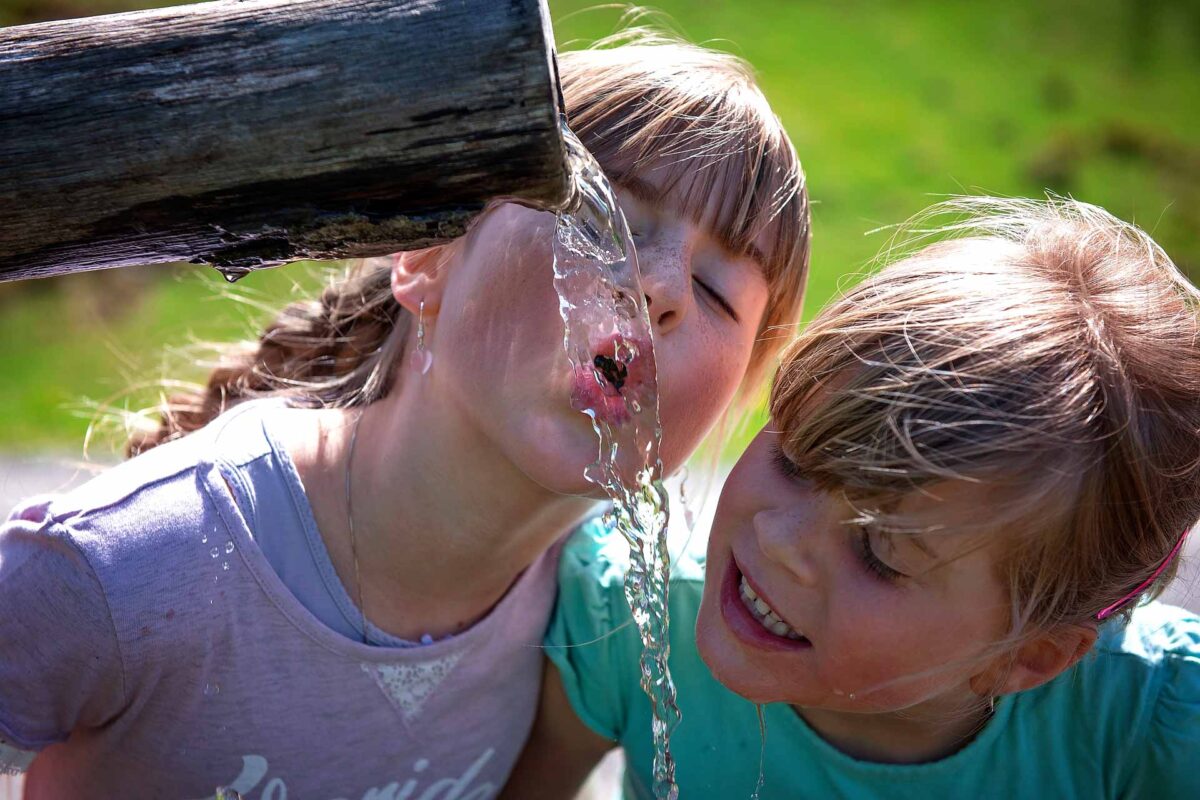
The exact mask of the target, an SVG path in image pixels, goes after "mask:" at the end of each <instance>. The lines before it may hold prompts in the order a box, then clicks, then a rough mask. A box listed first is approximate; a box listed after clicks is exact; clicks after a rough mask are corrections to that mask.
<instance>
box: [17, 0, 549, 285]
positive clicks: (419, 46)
mask: <svg viewBox="0 0 1200 800" xmlns="http://www.w3.org/2000/svg"><path fill="white" fill-rule="evenodd" d="M552 48H553V39H552V35H551V33H550V26H549V22H548V14H547V12H546V7H545V0H245V1H244V2H233V1H232V0H222V2H213V3H203V4H200V5H194V6H183V7H178V8H168V9H159V10H153V11H144V12H133V13H127V14H114V15H110V16H103V17H92V18H88V19H82V20H69V21H63V22H48V23H43V24H38V25H25V26H18V27H13V28H8V29H0V280H12V279H17V278H26V277H38V276H45V275H52V274H57V273H62V272H74V271H82V270H89V269H100V268H105V267H115V266H123V265H131V264H147V263H160V262H167V261H189V260H190V261H194V262H197V263H209V264H213V265H217V266H219V267H221V268H223V269H224V270H228V271H231V272H233V273H234V274H236V272H237V271H238V270H248V269H253V268H256V267H260V266H270V265H274V264H279V263H283V262H286V261H290V260H296V259H300V258H342V257H351V256H366V255H380V254H383V253H389V252H394V251H396V250H402V249H409V248H414V247H422V246H426V245H428V244H430V243H433V242H435V241H442V240H445V239H447V238H451V237H453V236H456V235H458V234H460V233H461V232H462V231H463V230H464V228H465V226H466V224H467V223H468V221H469V220H470V219H471V218H472V216H474V214H476V213H477V212H478V211H479V209H480V208H482V207H483V205H484V203H486V201H487V200H489V199H491V198H494V197H497V196H509V197H514V198H519V199H521V200H522V201H524V202H527V203H530V204H534V205H544V206H549V207H553V206H556V205H558V204H561V203H562V202H563V200H564V199H565V196H566V194H567V192H568V190H569V189H568V180H567V173H566V169H565V165H564V155H563V145H562V139H561V136H560V134H559V132H558V104H559V98H558V93H557V83H556V78H555V77H554V70H553V64H552V61H553V56H552V52H553V49H552Z"/></svg>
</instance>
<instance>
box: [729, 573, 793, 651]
mask: <svg viewBox="0 0 1200 800" xmlns="http://www.w3.org/2000/svg"><path fill="white" fill-rule="evenodd" d="M740 589H741V595H742V604H743V605H745V606H746V608H747V609H749V610H750V614H751V616H753V617H754V618H755V619H756V620H758V621H759V623H760V624H761V625H762V626H763V627H764V628H766V629H767V630H769V631H770V632H771V633H773V634H775V635H776V636H782V637H784V638H785V639H792V640H797V639H802V638H804V637H803V636H801V635H800V633H799V632H798V631H797V630H795V629H794V628H792V626H790V625H788V624H787V623H786V622H784V621H783V619H782V618H780V616H779V615H778V614H776V613H775V610H774V609H772V608H771V607H770V606H769V605H767V604H766V603H765V602H764V601H763V599H762V598H761V597H759V596H758V594H757V593H756V592H755V591H754V589H752V588H751V587H750V584H749V583H747V582H746V578H745V576H742V581H741V586H740Z"/></svg>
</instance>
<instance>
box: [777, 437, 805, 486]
mask: <svg viewBox="0 0 1200 800" xmlns="http://www.w3.org/2000/svg"><path fill="white" fill-rule="evenodd" d="M771 460H772V461H774V462H775V468H776V469H777V470H779V472H780V473H782V474H783V475H786V476H787V477H789V478H791V479H792V480H803V479H804V473H803V472H801V471H800V467H799V466H797V465H796V462H795V461H792V460H791V459H790V458H788V457H787V453H785V452H783V450H782V448H780V447H779V445H777V444H773V445H771Z"/></svg>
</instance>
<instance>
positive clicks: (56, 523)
mask: <svg viewBox="0 0 1200 800" xmlns="http://www.w3.org/2000/svg"><path fill="white" fill-rule="evenodd" d="M184 471H186V470H180V472H184ZM176 474H178V473H176ZM130 494H133V493H132V492H131V493H130ZM50 523H51V525H52V526H53V527H56V528H58V529H59V530H60V531H61V533H62V538H63V539H65V540H66V541H67V543H68V544H69V545H70V546H71V549H73V550H74V551H75V552H76V553H78V554H79V557H80V558H82V559H83V562H84V563H85V564H87V568H88V570H89V571H90V572H91V574H92V580H94V581H95V582H96V585H97V586H99V587H100V599H101V600H102V601H103V602H104V616H105V618H106V619H107V620H108V627H109V630H110V631H111V632H112V639H113V644H115V645H116V647H117V661H119V662H120V667H121V706H122V707H124V706H127V705H129V688H128V678H127V676H126V672H127V661H126V657H125V649H124V648H123V647H122V646H121V636H120V634H118V633H117V623H116V620H115V619H114V617H113V610H112V601H111V600H109V597H108V587H106V586H105V585H104V581H103V580H102V579H101V578H100V573H99V571H98V570H97V569H96V565H95V564H93V563H92V559H91V558H89V557H88V554H87V552H86V551H85V550H84V549H83V548H82V547H80V546H79V544H78V542H76V541H75V537H73V536H71V535H70V532H69V529H68V528H67V526H66V525H65V524H64V523H63V520H62V519H60V518H59V517H57V516H56V515H53V514H51V516H50Z"/></svg>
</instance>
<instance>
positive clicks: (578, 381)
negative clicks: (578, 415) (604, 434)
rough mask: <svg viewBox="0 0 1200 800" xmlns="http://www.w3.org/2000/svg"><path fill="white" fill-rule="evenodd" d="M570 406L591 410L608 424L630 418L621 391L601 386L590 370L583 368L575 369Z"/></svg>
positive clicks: (625, 420)
mask: <svg viewBox="0 0 1200 800" xmlns="http://www.w3.org/2000/svg"><path fill="white" fill-rule="evenodd" d="M571 406H572V407H573V408H575V409H577V410H579V411H593V412H595V414H596V417H597V418H598V419H600V420H601V421H603V422H607V423H608V424H609V425H624V424H625V423H627V422H629V420H630V414H629V407H628V406H627V405H626V403H625V398H624V397H623V396H622V395H621V393H620V392H616V391H614V390H613V389H612V388H611V387H606V386H601V385H600V382H599V381H597V380H596V376H595V375H594V374H592V372H591V370H588V369H584V368H577V369H576V370H575V380H574V384H573V386H572V387H571Z"/></svg>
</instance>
